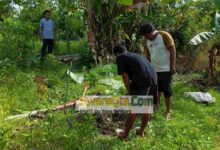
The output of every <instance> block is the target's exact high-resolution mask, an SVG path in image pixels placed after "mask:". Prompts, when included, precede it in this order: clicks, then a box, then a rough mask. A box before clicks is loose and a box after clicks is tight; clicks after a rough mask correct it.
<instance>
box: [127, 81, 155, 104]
mask: <svg viewBox="0 0 220 150" xmlns="http://www.w3.org/2000/svg"><path fill="white" fill-rule="evenodd" d="M148 88H149V87H143V88H132V87H131V95H149V96H153V100H154V104H157V85H153V86H151V87H150V90H149V91H148ZM148 92H149V93H148Z"/></svg>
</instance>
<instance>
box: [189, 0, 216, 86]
mask: <svg viewBox="0 0 220 150" xmlns="http://www.w3.org/2000/svg"><path fill="white" fill-rule="evenodd" d="M214 3H215V5H216V7H217V9H219V10H220V0H214ZM219 33H220V14H219V12H218V10H217V11H216V14H215V28H214V29H213V32H201V33H199V34H198V35H196V36H194V37H193V38H192V39H191V40H190V41H189V44H190V45H192V46H197V47H198V46H199V45H202V44H207V43H213V44H212V47H211V49H210V50H209V51H208V52H209V69H208V85H211V84H213V83H214V81H215V80H216V79H217V70H216V65H217V64H216V57H217V56H220V34H219Z"/></svg>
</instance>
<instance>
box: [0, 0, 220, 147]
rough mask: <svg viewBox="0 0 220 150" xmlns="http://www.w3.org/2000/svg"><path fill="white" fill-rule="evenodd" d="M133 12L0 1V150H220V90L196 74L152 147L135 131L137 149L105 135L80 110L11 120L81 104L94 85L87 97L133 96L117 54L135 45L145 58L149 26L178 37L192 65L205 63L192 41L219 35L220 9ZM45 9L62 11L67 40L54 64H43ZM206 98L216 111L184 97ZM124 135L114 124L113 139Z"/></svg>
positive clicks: (184, 2) (153, 136) (152, 135)
mask: <svg viewBox="0 0 220 150" xmlns="http://www.w3.org/2000/svg"><path fill="white" fill-rule="evenodd" d="M137 1H138V0H137ZM137 1H136V2H137ZM122 4H124V5H126V6H124V5H122ZM130 4H132V1H131V0H119V1H116V0H32V1H30V0H0V149H2V150H4V149H6V150H7V149H18V150H20V149H21V150H23V149H155V150H156V149H167V150H170V149H193V150H194V149H204V150H205V149H220V144H219V140H220V138H219V135H220V124H219V122H220V118H219V115H220V110H219V107H220V101H219V99H220V94H219V88H217V87H207V86H206V85H205V86H204V85H203V84H204V83H202V84H198V82H197V81H204V76H203V74H201V73H200V74H196V73H195V72H192V73H190V74H188V75H181V74H180V75H175V77H174V85H173V89H174V97H173V101H172V111H173V112H172V114H173V116H172V119H171V120H170V121H166V120H165V118H164V116H163V112H164V107H163V106H164V105H165V104H164V101H162V108H161V109H160V110H158V111H157V112H155V114H154V115H153V119H152V120H151V121H150V123H149V125H148V127H147V128H146V132H147V137H146V138H143V139H141V138H137V137H136V135H135V133H134V131H132V133H131V137H130V139H129V141H120V140H119V139H118V138H117V137H116V136H114V135H113V133H111V134H109V135H103V134H101V131H100V128H97V121H96V120H97V118H96V117H97V116H95V115H91V114H85V115H79V113H77V112H75V111H74V110H73V109H68V110H65V111H58V112H49V113H48V115H45V116H42V117H41V118H35V119H33V118H25V119H18V120H16V119H15V120H10V121H9V120H6V118H8V117H9V116H13V115H18V114H23V113H25V112H28V111H33V110H39V109H44V108H52V107H54V106H57V105H61V104H65V103H67V102H69V101H72V100H77V99H79V98H81V97H82V95H83V92H84V89H85V86H88V85H89V89H88V91H87V93H86V94H87V95H95V94H97V95H123V94H125V89H124V86H123V83H122V80H121V77H120V76H118V75H117V69H116V65H115V64H112V61H113V60H114V57H113V56H112V48H113V47H114V45H116V44H118V43H120V42H122V41H125V44H127V46H128V47H129V51H135V52H138V53H142V51H141V49H142V46H141V39H142V38H141V37H140V36H139V35H138V28H139V26H140V24H141V23H142V22H144V21H151V22H153V23H154V24H155V25H156V27H157V28H158V29H159V30H167V31H169V32H170V33H171V34H172V35H173V37H174V39H175V41H176V44H177V54H178V55H179V54H180V53H181V54H186V53H189V52H190V53H189V54H190V55H189V57H191V58H190V59H195V54H194V51H193V50H192V49H189V48H188V47H187V44H188V41H189V40H190V39H191V38H192V37H193V36H194V35H196V34H197V33H200V32H202V31H210V30H211V29H212V27H213V26H214V25H213V23H212V22H214V14H215V7H214V4H213V3H212V0H197V1H195V0H166V1H165V0H154V1H151V0H148V1H147V5H146V7H144V8H142V7H141V8H136V9H133V8H132V7H129V6H128V5H130ZM131 8H132V9H131ZM45 9H50V10H51V11H52V19H53V20H54V22H55V25H56V32H57V38H56V46H55V50H54V54H52V55H48V57H47V59H46V61H44V62H41V61H40V60H39V54H40V50H41V45H42V43H41V42H40V40H39V35H38V30H39V21H40V19H41V18H42V17H43V16H42V13H43V11H44V10H45ZM60 55H71V56H73V58H77V59H75V60H74V61H72V62H71V63H69V62H65V63H63V62H61V61H59V60H58V59H57V58H58V57H59V56H60ZM110 61H111V64H107V65H96V63H103V64H104V63H107V62H110ZM69 64H71V65H69ZM179 65H180V66H181V67H183V68H184V66H182V64H181V63H179ZM177 69H179V68H177ZM68 70H69V71H71V72H72V73H74V74H75V75H80V76H83V79H84V80H83V82H82V83H81V84H80V83H77V82H76V81H75V80H74V79H72V78H71V77H70V76H69V74H68V73H67V71H68ZM199 90H203V91H207V92H210V93H211V94H212V95H213V96H214V97H215V98H216V99H217V100H216V103H215V104H213V105H203V104H198V103H195V102H193V101H192V100H191V99H188V98H185V97H183V95H184V92H187V91H199ZM138 125H140V122H139V121H137V122H136V126H138ZM118 127H120V128H122V127H121V126H119V124H117V122H114V123H113V125H112V129H115V128H118Z"/></svg>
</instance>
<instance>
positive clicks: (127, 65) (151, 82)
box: [114, 45, 157, 139]
mask: <svg viewBox="0 0 220 150" xmlns="http://www.w3.org/2000/svg"><path fill="white" fill-rule="evenodd" d="M114 54H115V56H116V63H117V68H118V74H119V75H121V76H122V79H123V82H124V85H125V88H126V90H127V95H153V96H154V103H156V100H157V74H156V72H155V71H154V69H153V67H152V66H151V64H150V62H149V61H148V60H147V59H146V58H144V57H143V56H141V55H139V54H136V53H132V52H127V49H126V48H125V46H122V45H119V46H116V47H115V48H114ZM135 119H136V114H128V117H127V119H126V123H125V130H124V131H121V132H119V133H118V136H119V138H121V139H126V138H127V137H128V135H129V132H130V130H131V129H132V126H133V124H134V122H135ZM149 119H150V114H142V122H141V127H140V129H138V130H137V135H139V136H141V137H143V136H144V128H145V126H146V125H147V123H148V121H149Z"/></svg>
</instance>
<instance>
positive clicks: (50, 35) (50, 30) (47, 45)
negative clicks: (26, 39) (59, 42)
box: [40, 10, 55, 60]
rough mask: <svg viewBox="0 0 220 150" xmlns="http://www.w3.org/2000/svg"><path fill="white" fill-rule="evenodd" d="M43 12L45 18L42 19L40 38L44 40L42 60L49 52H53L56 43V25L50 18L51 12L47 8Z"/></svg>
mask: <svg viewBox="0 0 220 150" xmlns="http://www.w3.org/2000/svg"><path fill="white" fill-rule="evenodd" d="M43 14H44V18H43V19H41V20H40V40H41V41H42V42H43V46H42V50H41V57H40V59H41V60H43V59H44V58H45V57H46V55H47V53H49V54H50V53H52V51H53V47H54V43H55V25H54V22H53V21H52V20H51V19H50V18H51V12H50V11H49V10H45V11H44V13H43Z"/></svg>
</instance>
